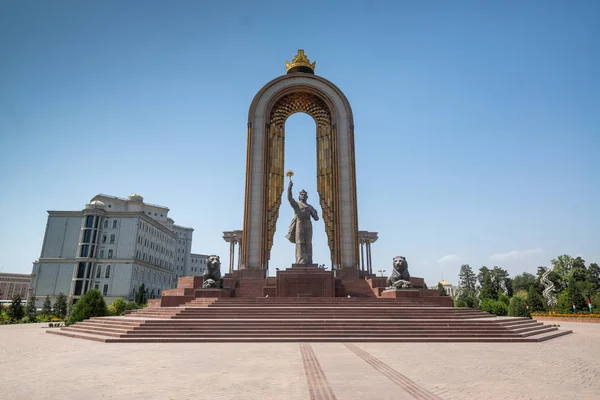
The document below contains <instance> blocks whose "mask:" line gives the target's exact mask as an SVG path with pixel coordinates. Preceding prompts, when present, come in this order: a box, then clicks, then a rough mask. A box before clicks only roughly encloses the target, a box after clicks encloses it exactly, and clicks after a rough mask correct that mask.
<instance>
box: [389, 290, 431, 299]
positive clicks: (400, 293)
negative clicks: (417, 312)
mask: <svg viewBox="0 0 600 400" xmlns="http://www.w3.org/2000/svg"><path fill="white" fill-rule="evenodd" d="M381 297H382V298H384V299H400V298H406V297H413V298H414V297H417V298H418V297H421V291H420V290H419V289H385V290H384V291H383V292H381Z"/></svg>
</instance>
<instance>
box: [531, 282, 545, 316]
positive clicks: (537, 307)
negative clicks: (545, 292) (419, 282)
mask: <svg viewBox="0 0 600 400" xmlns="http://www.w3.org/2000/svg"><path fill="white" fill-rule="evenodd" d="M527 303H528V304H529V309H530V310H531V311H545V310H546V305H545V303H544V298H543V297H542V295H541V294H539V292H538V291H537V290H536V288H535V285H531V286H529V290H528V291H527Z"/></svg>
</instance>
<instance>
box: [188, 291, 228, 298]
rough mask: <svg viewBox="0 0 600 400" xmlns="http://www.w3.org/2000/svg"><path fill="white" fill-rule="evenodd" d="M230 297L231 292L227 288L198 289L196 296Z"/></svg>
mask: <svg viewBox="0 0 600 400" xmlns="http://www.w3.org/2000/svg"><path fill="white" fill-rule="evenodd" d="M219 297H229V292H228V291H227V290H225V289H196V292H195V298H196V299H202V298H219Z"/></svg>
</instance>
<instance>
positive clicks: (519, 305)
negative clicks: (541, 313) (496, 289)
mask: <svg viewBox="0 0 600 400" xmlns="http://www.w3.org/2000/svg"><path fill="white" fill-rule="evenodd" d="M508 315H509V316H511V317H531V315H529V311H528V310H527V305H526V302H525V300H524V299H523V298H521V297H519V296H513V298H512V299H510V305H509V306H508Z"/></svg>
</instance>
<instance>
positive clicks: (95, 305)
mask: <svg viewBox="0 0 600 400" xmlns="http://www.w3.org/2000/svg"><path fill="white" fill-rule="evenodd" d="M107 314H108V309H107V307H106V301H104V297H102V294H101V293H100V291H99V290H98V289H92V290H90V291H88V292H87V293H86V294H84V295H83V296H81V298H80V299H79V300H78V301H77V303H75V306H73V312H72V313H71V315H70V316H69V319H68V322H69V324H74V323H76V322H80V321H83V320H84V319H89V318H92V317H104V316H106V315H107Z"/></svg>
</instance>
